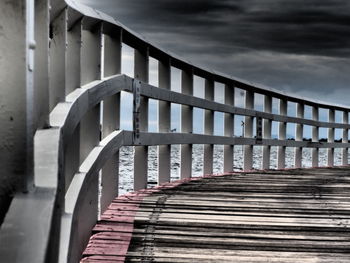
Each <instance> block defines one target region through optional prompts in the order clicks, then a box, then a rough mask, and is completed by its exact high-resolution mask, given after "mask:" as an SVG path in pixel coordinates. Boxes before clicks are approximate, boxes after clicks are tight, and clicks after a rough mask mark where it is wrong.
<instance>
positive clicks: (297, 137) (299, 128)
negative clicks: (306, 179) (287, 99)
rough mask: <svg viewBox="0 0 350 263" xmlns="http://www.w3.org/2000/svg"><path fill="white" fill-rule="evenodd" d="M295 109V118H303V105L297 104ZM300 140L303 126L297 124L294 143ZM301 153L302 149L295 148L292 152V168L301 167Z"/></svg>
mask: <svg viewBox="0 0 350 263" xmlns="http://www.w3.org/2000/svg"><path fill="white" fill-rule="evenodd" d="M296 107H297V109H296V111H297V117H298V118H304V104H302V103H300V102H298V103H297V105H296ZM302 140H303V125H302V124H300V123H297V124H296V126H295V141H302ZM302 153H303V148H302V147H295V152H294V166H295V168H300V167H301V163H302Z"/></svg>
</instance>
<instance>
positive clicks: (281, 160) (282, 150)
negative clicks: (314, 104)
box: [277, 99, 287, 169]
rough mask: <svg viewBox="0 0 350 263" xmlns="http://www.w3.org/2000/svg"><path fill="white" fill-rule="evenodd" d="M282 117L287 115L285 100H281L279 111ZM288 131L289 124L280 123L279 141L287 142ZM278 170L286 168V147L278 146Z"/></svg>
mask: <svg viewBox="0 0 350 263" xmlns="http://www.w3.org/2000/svg"><path fill="white" fill-rule="evenodd" d="M279 113H280V115H287V101H286V100H284V99H280V109H279ZM286 130H287V123H286V122H280V123H279V131H278V139H279V140H286ZM277 154H278V155H277V168H278V169H283V168H285V166H286V147H285V146H278V153H277Z"/></svg>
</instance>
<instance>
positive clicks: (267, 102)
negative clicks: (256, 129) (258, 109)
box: [262, 95, 272, 169]
mask: <svg viewBox="0 0 350 263" xmlns="http://www.w3.org/2000/svg"><path fill="white" fill-rule="evenodd" d="M264 111H265V112H267V113H272V97H271V96H269V95H265V97H264ZM271 128H272V121H271V120H269V119H264V134H263V136H264V139H271ZM270 153H271V146H270V145H265V146H263V159H262V169H269V168H270Z"/></svg>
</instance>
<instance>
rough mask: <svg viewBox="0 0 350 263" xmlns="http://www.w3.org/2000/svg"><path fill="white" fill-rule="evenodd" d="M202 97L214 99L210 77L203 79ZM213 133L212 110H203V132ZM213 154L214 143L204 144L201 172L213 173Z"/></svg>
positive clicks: (212, 82) (212, 83)
mask: <svg viewBox="0 0 350 263" xmlns="http://www.w3.org/2000/svg"><path fill="white" fill-rule="evenodd" d="M204 97H205V99H206V100H211V101H213V100H214V81H213V80H210V79H206V80H205V89H204ZM213 133H214V112H213V111H211V110H205V111H204V134H207V135H213ZM213 154H214V145H213V144H204V158H203V173H204V174H212V173H213Z"/></svg>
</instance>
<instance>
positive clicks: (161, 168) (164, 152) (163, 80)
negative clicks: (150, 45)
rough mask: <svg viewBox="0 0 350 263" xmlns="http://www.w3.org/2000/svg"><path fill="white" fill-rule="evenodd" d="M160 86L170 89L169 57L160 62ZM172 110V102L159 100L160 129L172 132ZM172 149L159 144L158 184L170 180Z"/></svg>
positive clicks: (169, 146)
mask: <svg viewBox="0 0 350 263" xmlns="http://www.w3.org/2000/svg"><path fill="white" fill-rule="evenodd" d="M158 83H159V88H161V89H167V90H170V87H171V65H170V60H169V59H164V60H160V61H159V63H158ZM170 119H171V110H170V102H168V101H159V102H158V131H159V132H170ZM170 151H171V145H160V146H158V184H162V183H166V182H170Z"/></svg>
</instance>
